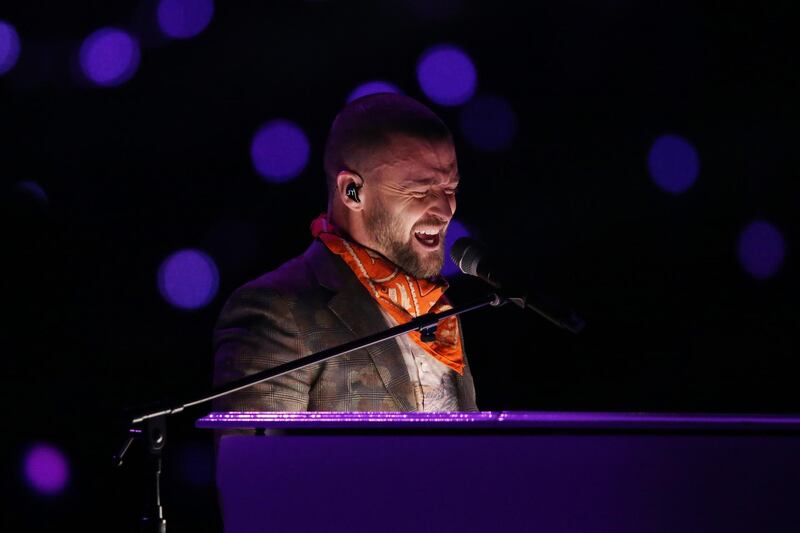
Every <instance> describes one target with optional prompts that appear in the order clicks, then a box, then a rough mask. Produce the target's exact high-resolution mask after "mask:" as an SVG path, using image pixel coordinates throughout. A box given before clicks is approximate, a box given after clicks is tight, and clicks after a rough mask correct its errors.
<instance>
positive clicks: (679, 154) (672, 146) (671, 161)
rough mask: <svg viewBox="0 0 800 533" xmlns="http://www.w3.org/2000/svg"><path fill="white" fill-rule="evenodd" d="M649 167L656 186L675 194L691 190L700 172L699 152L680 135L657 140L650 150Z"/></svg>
mask: <svg viewBox="0 0 800 533" xmlns="http://www.w3.org/2000/svg"><path fill="white" fill-rule="evenodd" d="M647 165H648V168H649V169H650V176H651V177H652V178H653V181H655V183H656V185H658V186H659V187H660V188H661V189H663V190H665V191H667V192H670V193H673V194H680V193H682V192H685V191H686V190H687V189H689V187H691V186H692V185H693V184H694V182H695V180H696V179H697V175H698V173H699V172H700V158H699V157H698V155H697V150H695V149H694V146H692V144H691V143H690V142H689V141H687V140H686V139H684V138H683V137H680V136H678V135H662V136H661V137H659V138H657V139H656V140H655V142H654V143H653V146H652V147H651V148H650V154H649V155H648V158H647Z"/></svg>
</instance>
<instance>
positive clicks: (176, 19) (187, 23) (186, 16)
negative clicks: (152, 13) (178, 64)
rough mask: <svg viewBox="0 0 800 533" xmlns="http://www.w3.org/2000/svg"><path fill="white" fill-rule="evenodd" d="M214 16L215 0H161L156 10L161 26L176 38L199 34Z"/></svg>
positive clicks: (162, 29)
mask: <svg viewBox="0 0 800 533" xmlns="http://www.w3.org/2000/svg"><path fill="white" fill-rule="evenodd" d="M213 16H214V2H213V0H161V1H160V2H159V3H158V9H157V12H156V17H157V19H158V26H159V28H161V31H162V32H163V33H164V35H166V36H168V37H172V38H174V39H188V38H190V37H194V36H196V35H199V34H200V33H201V32H202V31H203V30H205V29H206V27H207V26H208V24H209V23H210V22H211V17H213Z"/></svg>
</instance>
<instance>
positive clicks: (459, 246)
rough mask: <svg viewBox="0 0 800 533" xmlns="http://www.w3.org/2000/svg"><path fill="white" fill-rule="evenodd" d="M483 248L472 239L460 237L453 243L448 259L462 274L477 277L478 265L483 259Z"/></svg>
mask: <svg viewBox="0 0 800 533" xmlns="http://www.w3.org/2000/svg"><path fill="white" fill-rule="evenodd" d="M483 254H484V250H483V247H482V246H481V245H480V243H478V241H476V240H474V239H470V238H469V237H461V238H460V239H458V240H457V241H456V242H454V243H453V247H452V248H451V249H450V258H451V259H452V260H453V262H454V263H455V264H456V265H457V266H458V268H459V269H460V270H461V272H463V273H464V274H469V275H470V276H477V275H478V263H480V261H481V258H483Z"/></svg>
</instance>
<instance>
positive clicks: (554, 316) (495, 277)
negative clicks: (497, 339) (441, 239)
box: [450, 237, 586, 333]
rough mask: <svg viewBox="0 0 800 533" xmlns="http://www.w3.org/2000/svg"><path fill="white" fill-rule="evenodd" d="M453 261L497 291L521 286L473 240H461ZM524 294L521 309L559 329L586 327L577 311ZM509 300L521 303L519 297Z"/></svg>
mask: <svg viewBox="0 0 800 533" xmlns="http://www.w3.org/2000/svg"><path fill="white" fill-rule="evenodd" d="M450 258H451V259H452V260H453V262H454V263H455V264H456V265H457V266H458V268H459V270H461V272H463V273H464V274H468V275H470V276H476V277H478V278H481V279H482V280H483V281H485V282H486V283H488V284H489V285H491V286H492V287H494V288H496V289H503V288H505V289H511V290H515V289H518V288H519V287H521V285H520V284H519V283H514V282H512V281H511V280H510V279H509V278H511V277H512V276H510V275H508V274H507V273H503V271H502V269H500V268H498V266H497V265H496V264H495V262H494V261H493V260H492V259H491V254H488V253H487V252H486V249H485V248H484V246H483V245H482V244H481V243H479V242H478V241H476V240H474V239H470V238H469V237H461V238H460V239H458V240H457V241H456V242H455V243H453V247H452V248H451V249H450ZM522 286H524V285H522ZM514 292H517V291H516V290H515V291H514ZM521 292H522V293H523V294H522V298H521V300H522V303H521V306H523V307H526V308H528V309H530V310H532V311H535V312H536V313H538V314H539V315H541V316H542V317H544V318H546V319H547V320H548V321H550V322H552V323H553V324H555V325H556V326H558V327H560V328H564V329H566V330H567V331H570V332H572V333H579V332H580V331H581V330H582V329H583V328H584V327H585V326H586V322H585V321H584V320H583V319H582V318H581V317H580V316H578V315H577V314H576V313H575V312H574V311H573V310H571V309H564V308H562V307H560V306H558V305H555V304H554V303H552V302H544V301H541V300H536V301H534V300H533V299H532V298H531V297H530V295H529V294H528V290H527V289H522V291H521ZM509 299H511V300H518V299H519V298H509ZM515 303H516V302H515Z"/></svg>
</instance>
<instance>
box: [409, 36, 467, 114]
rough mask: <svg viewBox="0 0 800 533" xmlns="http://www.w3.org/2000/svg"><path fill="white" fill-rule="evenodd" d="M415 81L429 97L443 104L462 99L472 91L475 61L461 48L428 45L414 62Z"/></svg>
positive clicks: (458, 102)
mask: <svg viewBox="0 0 800 533" xmlns="http://www.w3.org/2000/svg"><path fill="white" fill-rule="evenodd" d="M417 81H418V82H419V86H420V88H421V89H422V92H424V93H425V95H426V96H427V97H428V98H430V100H431V101H433V102H435V103H437V104H439V105H443V106H457V105H461V104H464V103H466V102H467V101H469V99H470V98H472V95H473V94H475V89H476V87H477V83H478V74H477V72H476V70H475V64H474V63H473V62H472V59H470V57H469V55H467V53H466V52H464V51H463V50H462V49H461V48H459V47H457V46H453V45H437V46H433V47H431V48H428V49H427V50H426V51H425V52H424V53H423V54H422V56H421V57H420V60H419V63H417Z"/></svg>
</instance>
